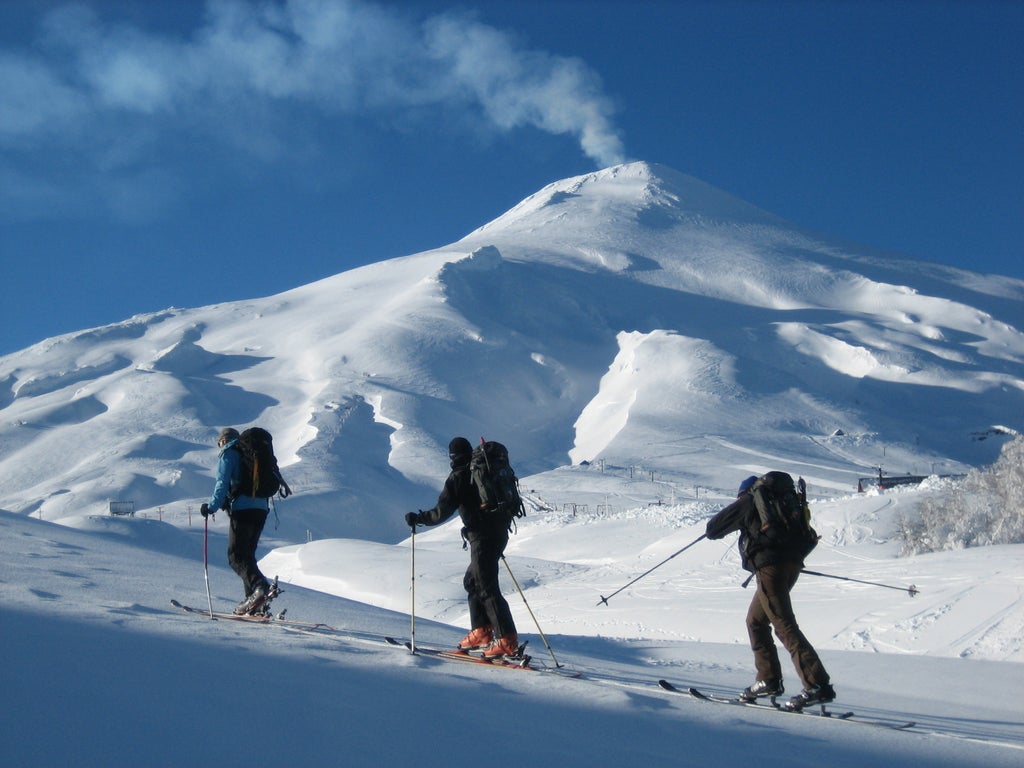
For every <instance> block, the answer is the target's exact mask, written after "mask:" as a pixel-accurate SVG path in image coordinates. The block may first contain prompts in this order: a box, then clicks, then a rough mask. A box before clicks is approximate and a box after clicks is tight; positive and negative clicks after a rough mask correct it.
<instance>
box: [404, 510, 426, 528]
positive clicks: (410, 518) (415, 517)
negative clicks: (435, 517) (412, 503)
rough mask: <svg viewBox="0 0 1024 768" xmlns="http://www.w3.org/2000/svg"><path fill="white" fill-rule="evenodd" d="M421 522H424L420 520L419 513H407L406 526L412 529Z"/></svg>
mask: <svg viewBox="0 0 1024 768" xmlns="http://www.w3.org/2000/svg"><path fill="white" fill-rule="evenodd" d="M421 522H423V521H422V520H421V519H420V513H419V512H407V513H406V515H405V524H406V525H408V526H409V527H410V528H415V527H416V526H417V525H419V524H420V523H421Z"/></svg>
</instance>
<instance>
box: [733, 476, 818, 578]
mask: <svg viewBox="0 0 1024 768" xmlns="http://www.w3.org/2000/svg"><path fill="white" fill-rule="evenodd" d="M748 493H749V494H750V495H751V496H752V497H753V500H754V508H755V509H756V510H757V518H756V519H755V520H752V521H751V523H752V525H751V527H750V530H749V534H750V545H751V547H756V548H758V549H769V548H774V549H785V550H787V551H791V552H793V553H794V554H796V555H799V557H801V558H804V557H806V556H807V555H808V554H810V552H811V550H813V549H814V548H815V547H816V546H817V545H818V538H819V536H818V534H817V532H816V531H815V530H814V529H813V528H812V527H811V510H810V507H808V506H807V486H806V484H805V483H804V480H803V478H800V482H799V489H798V488H797V486H796V485H795V484H794V483H793V477H792V476H791V475H789V474H787V473H785V472H768V473H767V474H765V475H762V476H761V477H759V478H758V479H757V481H756V482H755V483H754V484H753V485H752V486H751V487H750V490H749V491H748ZM751 554H753V552H752V550H751V549H748V555H751Z"/></svg>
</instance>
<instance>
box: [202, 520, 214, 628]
mask: <svg viewBox="0 0 1024 768" xmlns="http://www.w3.org/2000/svg"><path fill="white" fill-rule="evenodd" d="M209 542H210V518H209V517H208V516H207V515H203V575H204V576H205V577H206V602H207V603H208V604H209V606H210V618H211V619H213V620H214V621H216V619H215V618H214V616H213V595H211V594H210V545H209Z"/></svg>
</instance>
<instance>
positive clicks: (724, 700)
mask: <svg viewBox="0 0 1024 768" xmlns="http://www.w3.org/2000/svg"><path fill="white" fill-rule="evenodd" d="M658 685H659V686H661V688H662V689H664V690H666V691H671V692H672V693H680V694H684V695H686V694H688V695H690V696H692V697H693V698H695V699H697V700H698V701H704V702H709V703H713V704H727V705H730V706H734V707H753V708H754V709H763V710H766V711H768V712H781V713H784V714H791V715H805V716H809V717H827V718H830V719H832V720H837V721H839V720H841V721H843V722H848V723H856V724H857V725H868V726H873V727H875V728H887V729H890V730H894V731H902V730H906V729H907V728H912V727H914V725H915V723H914V722H913V721H912V720H907V721H901V720H869V719H865V718H861V717H857V715H856V714H855V713H853V712H833V711H831V710H829V709H828V708H827V707H826V705H825V704H819V705H817V706H818V709H817V710H815V709H814V708H812V707H807V708H804V709H787V708H785V707H781V706H779V705H778V704H776V703H775V702H774V700H772V702H771V703H770V704H761V703H758V702H756V701H745V700H743V699H740V698H733V697H728V696H719V695H717V694H714V693H705V692H704V691H701V690H700V689H698V688H692V687H690V688H686V689H683V688H678V687H676V686H675V685H673V684H672V683H670V682H669V681H668V680H659V681H658Z"/></svg>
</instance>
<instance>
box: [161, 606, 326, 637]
mask: <svg viewBox="0 0 1024 768" xmlns="http://www.w3.org/2000/svg"><path fill="white" fill-rule="evenodd" d="M171 605H173V606H174V607H175V608H180V609H181V610H183V611H185V613H194V614H198V615H200V616H206V617H207V618H214V619H228V620H229V621H238V622H242V623H246V624H276V625H279V626H281V627H289V628H291V629H299V630H304V631H307V632H321V631H322V632H336V631H337V630H336V629H335V628H334V627H332V626H330V625H328V624H323V623H312V622H306V621H294V620H293V619H286V618H285V617H284V614H285V612H284V611H281V612H280V613H279V614H277V615H276V616H274V615H272V614H258V615H255V616H254V615H251V614H243V615H241V616H239V615H238V614H235V613H218V612H216V611H214V612H213V613H212V614H211V613H210V612H209V611H208V610H206V609H205V608H194V607H192V606H191V605H185V604H184V603H182V602H180V601H178V600H171Z"/></svg>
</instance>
